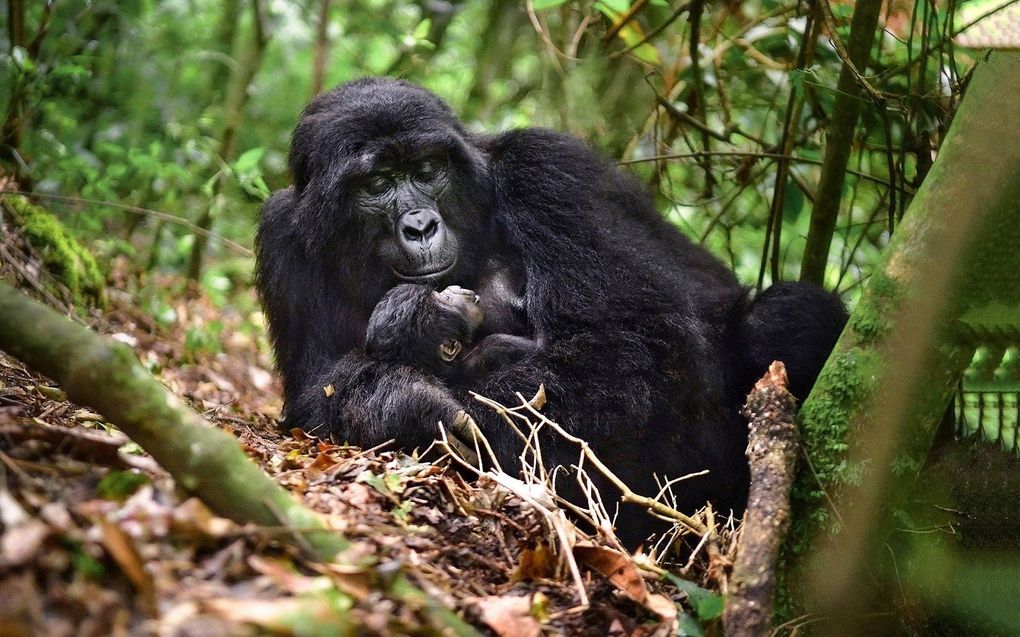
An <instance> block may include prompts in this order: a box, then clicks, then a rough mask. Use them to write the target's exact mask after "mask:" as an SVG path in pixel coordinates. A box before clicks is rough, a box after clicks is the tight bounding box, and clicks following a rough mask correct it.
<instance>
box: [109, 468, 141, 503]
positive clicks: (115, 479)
mask: <svg viewBox="0 0 1020 637" xmlns="http://www.w3.org/2000/svg"><path fill="white" fill-rule="evenodd" d="M148 481H149V478H148V477H146V476H145V475H143V474H141V473H133V472H131V471H111V472H109V473H107V474H106V475H105V476H103V479H102V480H100V481H99V484H98V485H97V486H96V490H97V491H98V492H99V495H100V497H102V498H103V499H106V500H116V501H118V502H122V501H124V500H127V498H128V496H130V495H131V494H132V493H134V492H135V491H137V490H138V487H140V486H142V485H143V484H145V483H147V482H148Z"/></svg>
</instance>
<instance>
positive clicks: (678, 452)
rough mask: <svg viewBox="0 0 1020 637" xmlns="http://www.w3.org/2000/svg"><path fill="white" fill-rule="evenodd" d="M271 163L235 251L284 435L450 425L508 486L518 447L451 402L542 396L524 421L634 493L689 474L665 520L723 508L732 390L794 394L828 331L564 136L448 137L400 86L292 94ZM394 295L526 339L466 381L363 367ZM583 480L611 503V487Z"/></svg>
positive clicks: (735, 458) (366, 438) (363, 437)
mask: <svg viewBox="0 0 1020 637" xmlns="http://www.w3.org/2000/svg"><path fill="white" fill-rule="evenodd" d="M289 165H290V170H291V173H292V177H293V186H292V187H289V188H286V189H284V190H281V191H278V192H276V193H274V194H273V196H272V197H271V198H270V199H269V200H268V201H267V202H266V203H265V205H264V206H263V209H262V212H261V217H260V222H259V228H258V235H257V239H256V248H257V266H256V283H257V286H258V290H259V292H260V295H261V299H262V303H263V307H264V310H265V315H266V317H267V321H268V324H269V330H270V335H271V337H272V341H273V344H274V347H275V352H276V363H277V368H278V370H279V372H280V374H281V376H282V379H283V383H284V398H285V414H286V415H285V418H286V425H287V427H294V426H298V427H301V428H302V429H304V430H306V431H308V432H310V433H312V434H316V435H320V436H328V437H331V438H333V439H335V440H337V441H341V442H342V441H346V442H349V443H350V444H353V445H359V446H363V447H371V446H374V445H377V444H380V443H382V442H384V441H387V440H390V439H393V440H395V441H396V444H397V445H398V446H399V447H401V448H404V449H407V450H411V449H415V448H425V447H427V446H428V445H429V444H430V443H431V441H433V440H434V439H435V438H436V437H437V435H438V425H437V423H439V422H442V423H444V424H447V425H449V424H450V423H458V422H459V423H463V422H464V420H465V419H464V413H465V412H467V413H468V414H470V416H471V417H472V418H473V420H474V421H475V422H476V423H477V427H478V429H480V430H481V431H482V433H483V434H484V435H485V436H486V438H487V439H488V441H489V442H490V444H491V446H492V447H493V449H494V450H495V453H496V455H497V457H498V461H499V463H500V465H501V466H502V468H503V469H504V470H507V471H511V472H513V471H514V468H515V467H518V466H519V460H518V458H519V455H520V453H521V442H520V439H519V437H518V435H517V434H516V433H515V432H514V431H513V430H512V429H511V428H510V427H508V426H507V425H506V423H504V422H503V421H502V419H501V418H500V417H499V415H498V414H496V413H494V412H493V411H492V410H489V409H486V408H484V407H482V406H480V405H479V404H478V403H476V402H474V401H472V400H471V398H470V395H469V390H473V391H476V392H478V393H479V394H481V395H484V396H487V397H489V398H492V399H494V400H498V401H500V402H502V403H504V404H516V403H517V399H516V397H515V396H516V393H517V392H521V393H523V394H525V395H531V393H533V392H535V391H536V390H537V388H538V387H539V385H540V384H544V385H545V389H546V395H547V399H548V402H547V404H546V406H545V408H544V413H545V414H547V415H548V416H549V417H550V418H552V419H553V420H555V421H557V422H559V423H561V424H562V425H563V426H564V427H565V428H566V429H567V430H568V431H570V432H571V433H572V434H574V435H577V436H580V437H582V438H584V439H585V440H587V441H588V442H589V443H590V445H591V446H592V448H593V450H594V451H595V453H596V454H598V455H599V457H600V458H601V459H602V460H603V461H605V462H606V464H607V465H608V466H610V467H611V468H612V469H613V471H614V472H615V473H616V474H617V475H618V476H619V477H620V478H621V479H622V480H623V481H624V482H625V483H627V484H628V485H629V486H630V487H631V488H632V489H634V490H635V491H637V492H638V493H644V494H649V495H654V494H655V493H657V492H658V486H657V482H656V477H658V478H666V479H669V478H676V477H679V476H682V475H686V474H690V473H694V472H700V471H703V470H707V471H708V473H707V474H704V475H701V476H698V477H695V478H692V479H688V480H685V481H682V482H680V483H678V484H676V485H674V487H673V492H674V494H675V497H676V502H675V504H676V506H678V507H679V508H680V509H681V510H687V511H692V510H695V509H697V508H699V507H701V506H703V505H704V504H705V503H706V501H710V502H712V503H713V505H714V506H715V508H716V510H718V511H723V512H726V511H730V510H732V511H735V512H737V513H739V512H741V511H742V510H743V508H744V506H745V504H746V495H747V481H748V469H747V463H746V460H745V458H744V448H745V446H746V442H747V429H746V423H745V422H744V421H743V420H742V418H741V417H740V416H739V411H738V410H739V408H740V406H741V405H742V403H743V401H744V397H745V394H746V392H748V391H749V390H750V389H751V387H752V385H753V384H754V381H755V380H757V378H758V377H760V376H761V374H763V373H764V371H765V370H766V369H767V366H768V364H769V363H770V362H771V361H773V360H782V361H783V362H784V363H785V364H786V367H787V370H788V372H789V376H790V379H791V391H792V392H793V393H794V395H796V396H798V397H800V398H803V397H804V396H805V395H806V394H807V392H808V391H809V389H810V387H811V385H812V383H813V382H814V379H815V377H816V375H817V373H818V372H819V370H820V368H821V366H822V364H823V363H824V361H825V359H826V357H827V356H828V353H829V351H830V349H831V347H832V345H833V344H834V343H835V340H836V338H837V336H838V335H839V333H840V331H841V329H842V327H843V325H844V323H845V321H846V313H845V310H844V308H843V306H842V304H841V302H840V301H839V299H838V298H836V297H835V296H833V295H831V294H829V293H827V292H825V291H823V290H821V289H818V288H816V287H812V286H810V285H807V284H802V283H780V284H777V285H774V286H773V287H772V288H770V289H768V290H766V291H765V292H763V293H761V294H759V295H758V296H757V297H755V298H751V297H750V295H749V293H748V291H747V290H746V289H745V288H744V287H743V286H742V285H740V283H739V282H738V281H737V279H736V277H735V276H734V275H733V273H732V272H731V271H730V270H729V268H727V267H726V266H725V265H724V264H723V263H722V262H721V261H719V260H718V259H716V258H715V257H714V256H712V255H711V254H710V253H709V252H708V251H707V250H705V249H704V248H702V247H701V246H698V245H696V244H694V243H692V242H691V241H690V240H688V239H687V238H686V237H685V236H684V235H683V234H682V233H680V232H679V231H678V230H677V229H676V228H675V227H673V226H672V225H671V224H670V223H668V222H667V221H666V220H665V219H664V218H663V216H662V215H661V214H660V213H659V212H658V211H657V210H656V209H655V207H654V205H653V202H652V199H651V197H650V196H649V194H648V193H647V192H646V191H645V190H644V189H643V187H642V186H641V185H640V184H639V183H638V182H637V181H636V180H635V179H633V178H632V177H630V176H629V175H627V174H625V173H624V172H623V171H621V170H620V169H618V168H616V167H615V166H613V165H612V164H611V163H609V162H607V161H605V160H603V159H602V158H600V157H599V156H598V155H597V154H596V153H595V152H593V151H592V150H591V149H590V148H589V147H588V146H587V145H585V144H584V143H583V142H581V141H580V140H578V139H576V138H574V137H571V136H568V135H564V134H560V133H557V132H553V131H549V130H543V129H537V128H525V129H520V130H511V131H507V132H502V133H497V134H478V133H472V132H468V131H467V130H466V129H465V128H464V126H463V125H462V124H461V123H460V122H459V121H458V119H457V118H456V116H455V115H454V114H453V112H452V111H451V109H450V108H449V106H448V105H447V104H446V103H445V102H443V101H442V100H441V99H439V98H438V97H437V96H435V95H434V94H432V93H430V92H429V91H427V90H425V89H423V88H421V87H418V86H416V85H414V84H411V83H408V82H405V81H400V80H393V79H383V78H366V79H360V80H356V81H353V82H349V83H347V84H344V85H341V86H340V87H338V88H336V89H334V90H332V91H330V92H328V93H325V94H323V95H320V96H318V97H316V98H315V99H313V100H312V102H311V103H310V104H309V105H308V106H307V107H306V108H305V110H304V112H303V113H302V115H301V117H300V119H299V121H298V124H297V127H296V129H295V130H294V134H293V137H292V140H291V148H290V155H289ZM402 283H416V284H421V285H427V286H431V287H432V288H435V289H442V288H444V287H446V286H449V285H459V286H462V287H464V288H467V289H471V290H475V291H477V293H478V295H479V297H480V299H481V304H482V306H483V311H484V315H485V317H486V318H485V320H484V321H483V323H482V324H481V326H480V328H479V331H478V334H479V336H483V337H484V336H485V335H487V334H506V335H510V336H519V337H523V338H524V339H527V340H530V341H532V342H534V343H536V344H537V345H538V347H536V348H535V351H534V352H533V353H532V354H530V355H527V356H524V357H522V358H520V360H517V361H515V362H512V363H511V364H509V365H506V366H501V367H497V368H495V369H492V370H490V371H487V373H485V374H482V375H480V376H478V377H477V378H475V379H474V380H473V381H472V382H471V383H468V384H467V385H466V386H464V385H460V384H457V383H449V382H446V381H445V379H444V378H443V377H442V375H441V374H436V373H434V370H433V372H432V373H430V371H429V369H428V367H427V366H426V367H424V368H420V367H414V366H410V365H407V364H405V363H404V362H401V361H394V360H386V359H374V358H372V357H371V356H370V355H368V354H366V352H365V349H364V346H363V345H364V343H365V337H366V333H367V330H368V327H369V324H370V322H371V317H372V313H373V310H374V309H375V308H376V305H377V303H378V302H379V301H380V299H382V298H383V296H384V295H385V294H386V293H387V291H389V290H391V289H392V288H394V287H395V286H397V285H400V284H402ZM490 317H491V319H490ZM465 429H466V431H465ZM453 433H455V434H458V435H460V436H464V437H467V438H470V435H471V433H470V428H462V429H459V430H458V429H454V431H453ZM464 442H466V443H467V444H468V446H469V447H473V443H472V441H471V440H470V439H468V440H465V441H464ZM542 451H543V454H544V463H545V465H546V467H549V468H552V467H555V466H564V467H569V466H570V465H572V464H575V463H576V462H577V460H578V457H579V451H578V449H577V447H576V446H575V445H573V444H570V443H568V442H566V441H564V440H562V439H559V438H556V437H554V436H552V435H551V434H550V437H549V438H547V439H543V442H542ZM593 477H595V476H593ZM568 482H569V483H571V484H565V483H568ZM572 484H573V481H570V480H561V481H560V484H559V485H558V486H559V487H562V490H561V495H565V496H566V497H568V498H570V497H578V495H579V494H578V492H577V489H576V485H574V486H573V487H572V486H571V485H572ZM596 485H597V486H599V487H600V488H601V489H604V491H603V494H604V499H605V501H606V502H607V503H612V502H613V501H614V500H613V492H612V489H611V487H610V486H609V485H608V484H604V483H602V482H600V481H599V480H596ZM652 522H653V521H652V519H651V518H650V516H647V515H645V514H643V513H642V512H640V511H639V510H638V509H637V508H636V507H630V508H628V507H623V508H621V510H620V517H619V518H618V520H617V523H618V526H619V527H620V528H619V531H620V536H621V538H622V539H624V541H627V542H630V543H635V542H637V541H640V540H641V539H643V538H644V537H645V536H646V535H647V533H648V532H649V530H650V529H651V528H652Z"/></svg>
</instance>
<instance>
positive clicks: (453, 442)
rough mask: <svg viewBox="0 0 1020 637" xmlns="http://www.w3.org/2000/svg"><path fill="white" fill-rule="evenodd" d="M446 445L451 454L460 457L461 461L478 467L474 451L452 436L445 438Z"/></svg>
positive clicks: (476, 455)
mask: <svg viewBox="0 0 1020 637" xmlns="http://www.w3.org/2000/svg"><path fill="white" fill-rule="evenodd" d="M446 444H447V446H448V447H449V448H450V450H451V451H452V452H453V453H455V454H457V455H458V456H460V458H461V460H463V461H464V462H466V463H468V464H469V465H471V466H472V467H477V466H478V454H477V453H475V450H474V449H471V448H470V447H468V446H467V445H465V444H464V443H463V442H461V441H460V440H458V439H457V438H455V437H454V436H447V438H446Z"/></svg>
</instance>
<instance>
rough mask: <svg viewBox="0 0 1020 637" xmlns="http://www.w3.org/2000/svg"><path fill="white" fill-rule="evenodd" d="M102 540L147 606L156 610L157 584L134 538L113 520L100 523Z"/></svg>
mask: <svg viewBox="0 0 1020 637" xmlns="http://www.w3.org/2000/svg"><path fill="white" fill-rule="evenodd" d="M100 528H101V529H102V542H103V547H104V548H105V549H106V552H107V553H109V554H110V557H112V558H113V560H114V561H115V562H117V566H119V567H120V570H121V571H122V572H123V573H124V575H125V576H127V578H128V579H129V580H130V581H131V583H132V584H133V585H134V587H135V589H137V590H138V593H139V595H140V596H141V598H142V600H144V602H145V603H146V605H147V607H148V608H149V609H150V610H152V611H155V608H156V586H155V583H154V582H153V580H152V576H151V575H150V574H149V572H148V571H146V570H145V565H144V564H142V557H141V556H140V555H139V554H138V550H137V549H136V548H135V543H134V540H132V539H131V536H130V535H128V534H127V533H125V532H124V531H123V530H121V528H120V527H119V526H117V525H116V524H114V523H113V522H107V521H104V522H102V523H100Z"/></svg>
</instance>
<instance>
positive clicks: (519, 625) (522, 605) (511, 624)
mask: <svg viewBox="0 0 1020 637" xmlns="http://www.w3.org/2000/svg"><path fill="white" fill-rule="evenodd" d="M471 606H472V607H473V608H474V610H475V611H476V612H477V613H478V617H479V619H481V620H482V621H483V622H484V623H485V624H486V625H487V626H488V627H489V628H491V629H492V631H493V632H494V633H496V635H498V636H499V637H538V635H540V634H541V633H542V625H541V624H539V623H538V620H537V619H535V618H534V617H532V616H531V599H530V598H529V597H505V596H500V597H481V598H478V599H475V600H472V603H471Z"/></svg>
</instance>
